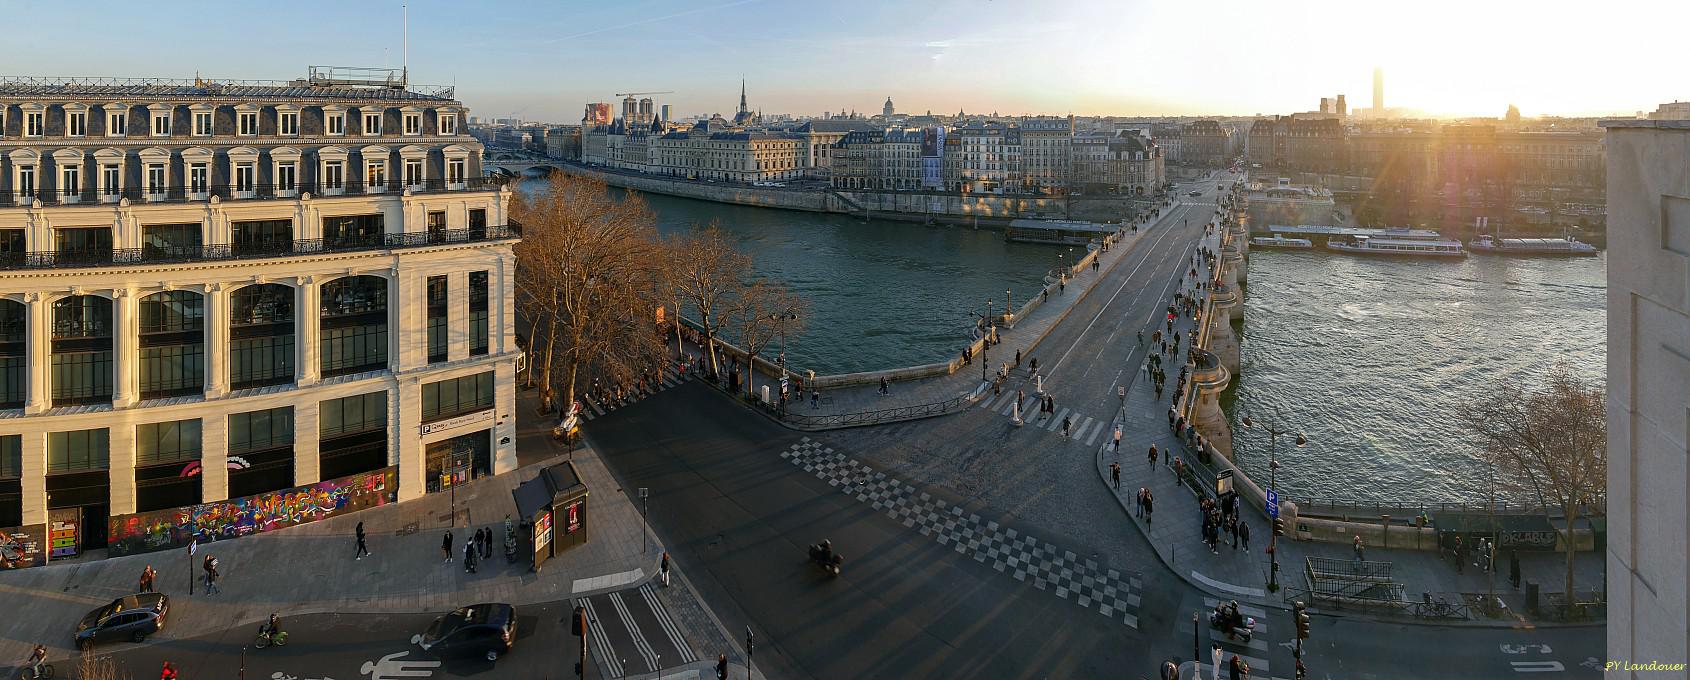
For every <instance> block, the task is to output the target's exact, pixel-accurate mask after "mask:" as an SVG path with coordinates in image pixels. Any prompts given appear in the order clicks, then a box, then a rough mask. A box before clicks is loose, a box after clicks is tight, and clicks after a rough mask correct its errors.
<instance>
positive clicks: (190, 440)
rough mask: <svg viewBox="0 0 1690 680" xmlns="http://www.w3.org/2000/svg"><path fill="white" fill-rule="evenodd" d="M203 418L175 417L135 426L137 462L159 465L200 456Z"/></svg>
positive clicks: (197, 458) (194, 458) (139, 463)
mask: <svg viewBox="0 0 1690 680" xmlns="http://www.w3.org/2000/svg"><path fill="white" fill-rule="evenodd" d="M199 457H200V420H199V419H198V418H193V419H190V420H173V421H170V422H167V423H144V424H141V425H136V426H135V464H136V465H157V464H160V463H180V462H183V461H190V460H199Z"/></svg>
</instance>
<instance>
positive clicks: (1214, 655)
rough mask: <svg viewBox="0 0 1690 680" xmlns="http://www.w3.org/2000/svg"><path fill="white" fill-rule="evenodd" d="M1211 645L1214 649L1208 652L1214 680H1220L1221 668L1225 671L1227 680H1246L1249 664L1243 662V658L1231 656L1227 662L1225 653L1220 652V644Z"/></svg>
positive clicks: (1248, 675)
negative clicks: (1211, 662) (1212, 662)
mask: <svg viewBox="0 0 1690 680" xmlns="http://www.w3.org/2000/svg"><path fill="white" fill-rule="evenodd" d="M1213 644H1214V648H1213V650H1212V651H1211V652H1210V658H1211V659H1212V660H1213V661H1214V666H1212V668H1214V680H1221V668H1223V667H1224V668H1226V669H1227V678H1228V680H1247V679H1248V678H1249V677H1250V664H1249V663H1248V662H1246V661H1244V657H1242V656H1239V655H1237V654H1233V655H1232V660H1231V661H1228V660H1227V658H1226V652H1225V651H1223V650H1221V645H1220V643H1218V642H1217V643H1213Z"/></svg>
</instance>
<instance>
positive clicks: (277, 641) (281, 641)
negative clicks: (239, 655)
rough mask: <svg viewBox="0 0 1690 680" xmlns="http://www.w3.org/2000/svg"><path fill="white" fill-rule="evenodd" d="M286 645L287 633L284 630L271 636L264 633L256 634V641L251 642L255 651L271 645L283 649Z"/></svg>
mask: <svg viewBox="0 0 1690 680" xmlns="http://www.w3.org/2000/svg"><path fill="white" fill-rule="evenodd" d="M287 644H288V632H287V631H285V630H281V631H276V633H275V634H273V635H265V634H264V633H259V634H258V640H257V641H255V642H253V643H252V646H253V647H254V648H257V649H264V648H265V647H269V646H271V645H275V646H277V647H285V646H287Z"/></svg>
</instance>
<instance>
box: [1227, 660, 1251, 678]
mask: <svg viewBox="0 0 1690 680" xmlns="http://www.w3.org/2000/svg"><path fill="white" fill-rule="evenodd" d="M1229 674H1230V676H1231V678H1230V680H1248V679H1249V677H1250V664H1247V663H1245V662H1244V657H1242V656H1239V655H1237V654H1234V655H1232V668H1231V670H1230V673H1229Z"/></svg>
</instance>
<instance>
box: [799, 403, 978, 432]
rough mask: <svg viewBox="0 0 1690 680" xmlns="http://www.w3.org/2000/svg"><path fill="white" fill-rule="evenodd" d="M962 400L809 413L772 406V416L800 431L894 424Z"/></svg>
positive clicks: (947, 408)
mask: <svg viewBox="0 0 1690 680" xmlns="http://www.w3.org/2000/svg"><path fill="white" fill-rule="evenodd" d="M964 403H966V400H965V399H964V398H963V397H961V396H958V397H953V398H951V399H946V400H945V401H940V402H934V403H930V404H916V405H913V406H898V407H893V408H887V409H880V410H876V411H858V412H856V413H835V414H829V415H819V416H818V415H810V414H808V413H794V412H792V411H789V410H786V409H785V408H776V409H775V413H776V415H777V416H778V417H779V418H780V419H781V420H782V421H783V422H786V423H787V424H789V425H792V426H793V427H796V428H798V429H802V430H837V429H842V428H847V427H862V426H865V425H878V424H880V423H895V422H899V421H904V420H916V419H919V418H931V417H933V416H939V415H944V414H946V413H951V412H953V411H957V410H960V409H962V406H963V404H964Z"/></svg>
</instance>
